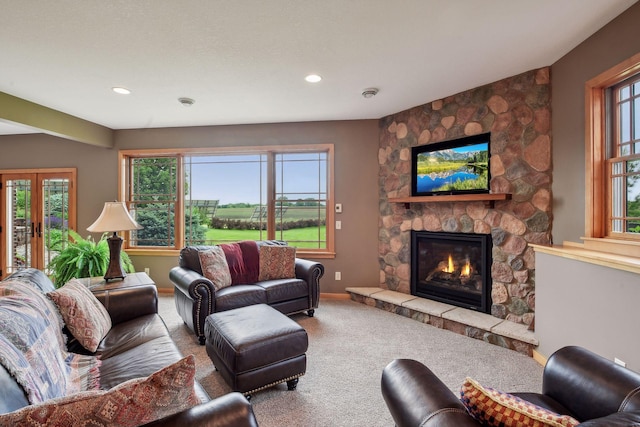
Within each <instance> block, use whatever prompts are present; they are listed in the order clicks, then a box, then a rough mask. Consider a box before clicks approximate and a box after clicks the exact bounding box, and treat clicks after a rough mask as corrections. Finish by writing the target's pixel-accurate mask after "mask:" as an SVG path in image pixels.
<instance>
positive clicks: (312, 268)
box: [295, 258, 324, 308]
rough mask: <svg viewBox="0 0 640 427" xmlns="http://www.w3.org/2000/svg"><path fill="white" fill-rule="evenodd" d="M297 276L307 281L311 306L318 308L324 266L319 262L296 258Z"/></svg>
mask: <svg viewBox="0 0 640 427" xmlns="http://www.w3.org/2000/svg"><path fill="white" fill-rule="evenodd" d="M295 267H296V278H298V279H302V280H304V281H305V282H307V285H308V286H309V298H310V299H311V301H310V302H311V304H310V307H313V308H318V301H319V299H320V278H321V277H322V275H323V274H324V266H323V265H322V264H320V263H319V262H315V261H309V260H306V259H302V258H296V266H295Z"/></svg>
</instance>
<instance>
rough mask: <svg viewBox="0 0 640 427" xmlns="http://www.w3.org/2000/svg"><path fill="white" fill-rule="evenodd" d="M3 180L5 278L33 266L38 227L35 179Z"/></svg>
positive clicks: (8, 178)
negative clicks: (33, 197) (34, 190)
mask: <svg viewBox="0 0 640 427" xmlns="http://www.w3.org/2000/svg"><path fill="white" fill-rule="evenodd" d="M23 178H27V179H11V176H9V177H7V179H3V181H4V183H3V186H2V188H4V189H5V191H4V212H3V213H4V215H3V216H4V218H5V221H4V222H5V224H4V227H3V230H5V232H4V233H3V234H4V245H3V246H4V248H5V251H4V253H5V267H4V268H3V273H4V275H8V274H11V273H13V272H14V271H16V270H19V269H21V268H25V267H32V266H33V257H32V250H33V245H34V240H35V239H34V237H35V224H34V223H33V220H32V218H33V210H34V206H33V201H32V193H33V191H32V187H33V179H28V177H24V176H23Z"/></svg>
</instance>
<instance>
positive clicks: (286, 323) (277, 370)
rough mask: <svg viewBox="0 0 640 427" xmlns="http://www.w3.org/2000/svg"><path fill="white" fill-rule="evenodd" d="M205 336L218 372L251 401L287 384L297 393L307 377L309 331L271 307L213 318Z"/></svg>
mask: <svg viewBox="0 0 640 427" xmlns="http://www.w3.org/2000/svg"><path fill="white" fill-rule="evenodd" d="M204 334H205V345H206V349H207V354H208V355H209V357H210V358H211V361H212V362H213V364H214V365H215V367H216V369H217V370H218V371H219V372H220V374H221V375H222V377H223V378H224V379H225V381H226V382H227V384H229V386H230V387H231V388H232V389H233V391H239V392H241V393H244V394H245V396H249V395H250V394H251V393H253V392H255V391H258V390H262V389H265V388H267V387H271V386H273V385H276V384H279V383H282V382H285V381H286V382H287V387H288V389H289V390H294V389H295V388H296V385H297V384H298V378H299V377H301V376H302V375H304V373H305V372H306V368H307V356H306V351H307V347H308V345H309V340H308V337H307V331H305V330H304V328H302V327H301V326H300V325H298V324H297V323H296V322H294V321H293V320H291V319H290V318H289V317H287V316H285V315H284V314H282V313H280V312H279V311H278V310H276V309H274V308H272V307H270V306H268V305H266V304H256V305H250V306H246V307H242V308H236V309H233V310H228V311H221V312H217V313H213V314H210V315H209V316H208V317H207V319H206V320H205V324H204Z"/></svg>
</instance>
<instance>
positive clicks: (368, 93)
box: [362, 87, 378, 98]
mask: <svg viewBox="0 0 640 427" xmlns="http://www.w3.org/2000/svg"><path fill="white" fill-rule="evenodd" d="M377 94H378V88H377V87H370V88H367V89H365V90H363V91H362V96H363V97H365V98H373V97H374V96H376V95H377Z"/></svg>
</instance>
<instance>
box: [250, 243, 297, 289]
mask: <svg viewBox="0 0 640 427" xmlns="http://www.w3.org/2000/svg"><path fill="white" fill-rule="evenodd" d="M294 277H296V248H294V247H293V246H269V245H264V246H260V276H259V277H258V280H259V281H264V280H274V279H291V278H294Z"/></svg>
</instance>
